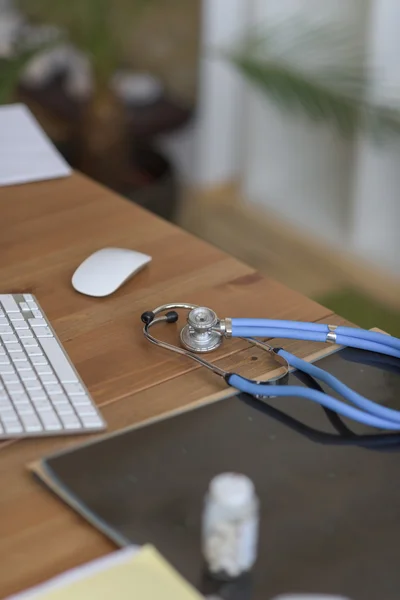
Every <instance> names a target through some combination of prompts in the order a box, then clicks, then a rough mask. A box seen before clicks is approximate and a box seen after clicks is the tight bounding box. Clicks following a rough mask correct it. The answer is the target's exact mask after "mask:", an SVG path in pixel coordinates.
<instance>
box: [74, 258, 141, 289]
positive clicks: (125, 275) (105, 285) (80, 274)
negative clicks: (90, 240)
mask: <svg viewBox="0 0 400 600" xmlns="http://www.w3.org/2000/svg"><path fill="white" fill-rule="evenodd" d="M150 261H151V256H148V255H147V254H142V253H141V252H136V251H135V250H129V249H127V248H102V249H101V250H97V252H94V253H93V254H91V255H90V256H88V258H86V259H85V260H84V261H83V263H82V264H80V265H79V267H78V268H77V269H76V271H75V273H74V274H73V276H72V285H73V287H74V288H75V289H76V291H77V292H80V293H81V294H86V295H87V296H96V297H102V296H109V295H110V294H112V293H113V292H115V291H116V290H117V289H118V288H120V287H121V285H122V284H123V283H125V282H126V281H127V280H128V279H130V278H131V277H132V276H133V275H135V273H137V272H138V271H140V270H141V269H143V267H144V266H145V265H147V264H148V263H149V262H150Z"/></svg>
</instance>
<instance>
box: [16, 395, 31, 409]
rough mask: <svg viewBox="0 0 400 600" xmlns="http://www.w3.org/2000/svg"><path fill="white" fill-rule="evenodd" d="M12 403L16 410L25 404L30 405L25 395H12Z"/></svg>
mask: <svg viewBox="0 0 400 600" xmlns="http://www.w3.org/2000/svg"><path fill="white" fill-rule="evenodd" d="M13 402H14V405H15V407H16V408H18V407H19V406H26V405H27V404H28V405H29V406H30V405H31V403H30V400H29V398H28V396H27V394H20V396H14V395H13Z"/></svg>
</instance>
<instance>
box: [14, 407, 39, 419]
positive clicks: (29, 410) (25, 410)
mask: <svg viewBox="0 0 400 600" xmlns="http://www.w3.org/2000/svg"><path fill="white" fill-rule="evenodd" d="M17 411H18V414H19V415H20V416H21V417H27V416H30V415H36V411H35V409H34V408H33V406H32V405H31V404H26V405H24V406H18V408H17Z"/></svg>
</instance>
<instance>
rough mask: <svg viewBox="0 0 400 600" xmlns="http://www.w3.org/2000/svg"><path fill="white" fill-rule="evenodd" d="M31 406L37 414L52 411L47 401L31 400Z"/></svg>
mask: <svg viewBox="0 0 400 600" xmlns="http://www.w3.org/2000/svg"><path fill="white" fill-rule="evenodd" d="M32 404H33V406H34V407H35V408H36V410H37V411H38V412H39V414H42V413H45V412H49V411H52V410H53V407H52V405H51V404H50V401H49V400H34V399H33V398H32Z"/></svg>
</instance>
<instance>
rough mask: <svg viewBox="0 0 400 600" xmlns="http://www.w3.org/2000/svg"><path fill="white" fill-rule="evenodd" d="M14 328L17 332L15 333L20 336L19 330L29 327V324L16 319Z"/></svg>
mask: <svg viewBox="0 0 400 600" xmlns="http://www.w3.org/2000/svg"><path fill="white" fill-rule="evenodd" d="M14 329H15V330H16V332H17V335H18V336H19V337H21V336H20V335H19V331H20V330H21V329H29V325H28V323H27V322H26V321H17V322H16V323H14Z"/></svg>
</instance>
